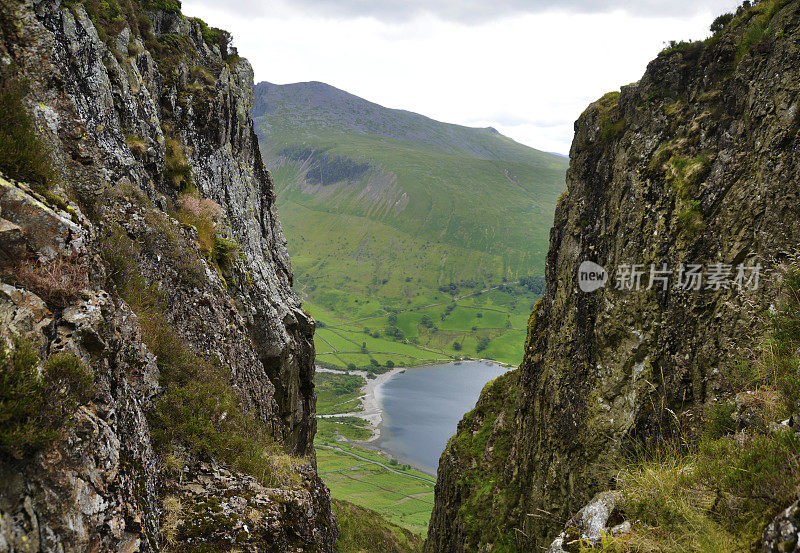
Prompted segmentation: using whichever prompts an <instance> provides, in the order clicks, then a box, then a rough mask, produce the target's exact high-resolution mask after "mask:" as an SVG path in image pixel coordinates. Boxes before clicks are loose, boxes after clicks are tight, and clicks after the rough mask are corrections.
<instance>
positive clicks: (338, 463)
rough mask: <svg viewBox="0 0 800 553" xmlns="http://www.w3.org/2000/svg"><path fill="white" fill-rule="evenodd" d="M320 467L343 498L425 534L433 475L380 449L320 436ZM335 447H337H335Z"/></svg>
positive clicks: (335, 493)
mask: <svg viewBox="0 0 800 553" xmlns="http://www.w3.org/2000/svg"><path fill="white" fill-rule="evenodd" d="M315 444H316V454H317V470H318V472H319V475H320V477H321V478H322V479H323V480H324V481H325V483H326V484H327V485H328V487H329V488H330V490H331V496H332V497H333V498H334V499H341V500H345V501H348V502H350V503H354V504H356V505H360V506H362V507H366V508H368V509H372V510H373V511H375V512H377V513H379V514H380V515H382V516H383V517H384V518H386V519H387V520H389V521H391V522H394V523H395V524H397V525H399V526H402V527H403V528H407V529H408V530H410V531H411V532H413V533H415V534H419V535H424V534H425V532H426V531H427V529H428V521H429V520H430V517H431V511H432V510H433V487H434V480H435V479H434V478H432V477H431V476H429V475H427V474H424V473H421V472H419V471H416V470H414V469H411V468H407V467H403V466H402V465H399V464H398V465H392V464H390V460H389V459H387V458H386V457H383V456H381V455H380V454H378V453H375V452H372V451H368V450H365V449H362V448H356V447H353V446H349V445H347V444H341V443H337V442H334V441H327V440H324V439H319V438H318V439H317V441H316V442H315ZM333 448H336V449H333Z"/></svg>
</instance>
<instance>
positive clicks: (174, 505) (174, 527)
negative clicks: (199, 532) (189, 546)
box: [161, 495, 183, 546]
mask: <svg viewBox="0 0 800 553" xmlns="http://www.w3.org/2000/svg"><path fill="white" fill-rule="evenodd" d="M161 504H162V505H163V507H164V521H163V523H162V524H161V533H162V535H163V536H164V540H165V541H166V542H167V544H169V545H170V546H174V545H175V544H177V542H178V526H179V525H180V523H181V516H182V515H183V504H182V503H181V500H180V498H178V497H177V496H174V495H168V496H167V497H165V498H164V500H163V501H162V502H161Z"/></svg>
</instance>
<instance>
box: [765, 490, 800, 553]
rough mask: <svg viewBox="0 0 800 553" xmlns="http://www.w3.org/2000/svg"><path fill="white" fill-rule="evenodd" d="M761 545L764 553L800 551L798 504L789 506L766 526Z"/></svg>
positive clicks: (799, 506) (799, 504) (792, 552)
mask: <svg viewBox="0 0 800 553" xmlns="http://www.w3.org/2000/svg"><path fill="white" fill-rule="evenodd" d="M763 545H764V546H763V552H764V553H795V552H797V551H800V503H798V502H795V503H793V504H792V505H790V506H789V507H788V508H787V509H786V510H785V511H783V512H782V513H781V514H779V515H778V516H777V517H775V520H773V521H772V524H770V525H769V526H767V528H766V529H765V530H764V544H763Z"/></svg>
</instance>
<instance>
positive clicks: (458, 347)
mask: <svg viewBox="0 0 800 553" xmlns="http://www.w3.org/2000/svg"><path fill="white" fill-rule="evenodd" d="M453 349H454V350H455V351H461V342H453Z"/></svg>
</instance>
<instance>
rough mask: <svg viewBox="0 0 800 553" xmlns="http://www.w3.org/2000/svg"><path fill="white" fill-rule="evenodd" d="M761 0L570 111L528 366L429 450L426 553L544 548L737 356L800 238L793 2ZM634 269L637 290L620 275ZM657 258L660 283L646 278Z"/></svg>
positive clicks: (707, 393)
mask: <svg viewBox="0 0 800 553" xmlns="http://www.w3.org/2000/svg"><path fill="white" fill-rule="evenodd" d="M765 4H770V5H771V6H772V7H773V8H777V9H773V10H771V11H770V12H769V15H770V16H771V21H770V22H769V26H770V29H771V32H770V33H767V34H765V35H763V36H761V38H760V39H758V40H752V36H753V31H752V30H750V29H751V27H752V26H753V25H754V24H755V19H753V21H750V22H747V20H745V23H744V24H742V25H740V26H738V27H735V28H727V29H726V30H725V31H723V32H722V33H720V34H718V36H716V37H714V38H712V39H710V40H708V41H706V42H705V43H696V44H682V45H677V46H676V47H674V48H671V49H668V50H667V51H665V52H663V53H662V54H660V55H659V56H658V58H657V59H655V60H654V61H652V62H651V63H650V65H649V66H648V68H647V71H646V73H645V74H644V76H643V77H642V79H641V81H639V82H638V83H635V84H633V85H630V86H625V87H623V88H622V90H621V92H620V93H612V94H608V95H606V96H605V97H603V98H602V99H601V100H599V101H598V102H596V103H594V104H592V105H591V106H589V108H588V109H587V110H586V111H585V112H584V113H583V114H582V115H581V117H580V119H579V120H578V121H577V122H576V124H575V131H576V133H575V139H574V142H573V145H572V150H571V154H570V158H571V163H570V169H569V171H568V173H567V191H566V192H565V193H564V195H563V196H562V198H561V200H560V201H559V204H558V207H557V209H556V215H555V221H554V226H553V229H552V231H551V241H550V251H549V254H548V258H547V268H546V278H547V292H546V295H545V296H544V298H543V299H542V300H541V302H540V303H539V304H537V306H536V308H535V309H534V312H533V314H532V316H531V321H530V324H529V330H528V340H527V344H526V354H525V360H524V362H523V363H522V365H521V366H520V368H519V369H518V371H517V372H516V373H515V374H511V375H508V376H507V377H505V378H504V381H503V382H502V385H501V386H498V385H494V386H491V387H487V389H486V390H484V393H483V394H482V397H481V399H480V400H479V402H478V405H477V406H476V409H475V411H473V412H472V413H470V414H468V415H467V416H466V417H465V419H464V420H463V421H462V422H461V424H460V425H459V429H458V434H457V435H456V436H455V437H454V438H453V439H452V440H451V441H450V443H449V445H448V448H447V449H446V450H445V452H444V453H443V455H442V458H441V460H440V469H439V474H438V483H437V486H436V503H435V508H434V511H433V517H432V520H431V525H430V529H429V533H428V541H427V544H426V547H427V551H431V552H433V551H436V552H445V551H446V552H461V551H497V550H502V551H514V550H516V551H535V550H538V549H540V548H543V547H548V546H549V545H550V543H551V542H552V541H553V538H554V537H555V535H556V534H557V532H558V531H559V529H560V528H561V527H563V521H565V520H567V519H569V517H570V516H571V514H572V513H574V512H576V511H577V510H578V509H579V508H580V507H581V506H582V505H585V504H586V503H587V502H588V501H589V500H590V499H591V498H592V496H593V495H594V494H595V493H597V492H599V491H601V490H604V489H608V488H609V487H611V483H612V480H613V477H614V471H615V468H614V467H615V466H616V463H617V461H618V460H619V458H620V451H621V449H622V448H624V447H625V446H626V444H627V443H628V442H629V441H631V440H634V439H635V440H637V441H644V442H647V441H649V440H651V439H654V438H657V437H658V436H659V435H660V434H662V433H671V432H676V431H692V429H693V426H694V424H695V422H696V421H697V420H698V418H699V417H698V415H699V411H700V409H701V408H702V407H703V405H704V404H705V403H706V402H708V401H711V400H713V399H714V397H715V395H716V394H717V392H718V391H719V390H720V388H721V387H722V386H724V384H725V382H724V379H723V377H722V374H723V373H724V368H725V365H726V363H728V362H729V361H730V360H731V359H734V358H739V357H742V356H746V351H747V345H748V343H749V339H750V338H751V337H752V336H756V335H758V327H759V324H760V322H759V321H760V320H761V319H760V318H759V317H758V314H760V313H763V312H764V311H765V310H766V309H767V308H768V306H769V305H770V303H771V300H772V298H774V296H775V290H776V288H777V277H776V274H775V272H773V271H771V268H772V267H774V266H775V264H776V263H780V262H781V261H782V260H784V259H785V258H786V255H787V254H790V253H792V252H794V251H796V245H797V243H798V240H799V239H800V212H798V210H797V202H798V191H799V190H800V189H798V185H797V174H798V164H800V157H798V151H800V149H799V147H800V137H798V131H799V130H800V95H798V85H797V83H798V82H799V81H798V78H799V77H800V75H798V71H799V70H798V68H800V46H798V45H800V30H799V28H798V24H799V23H800V2H797V1H793V2H777V3H765ZM764 9H765V8H763V6H762V7H759V6H756V7H755V8H753V10H761V11H763V10H764ZM761 11H758V12H755V11H754V12H753V16H755V15H757V14H758V13H761ZM748 32H749V33H750V34H749V35H748V34H747V33H748ZM748 37H750V38H748ZM584 261H592V262H595V263H597V264H599V265H601V266H602V267H605V269H606V270H607V271H608V272H609V280H608V283H607V285H606V287H604V288H601V289H599V290H597V291H595V292H591V293H585V292H581V291H580V286H579V280H578V270H579V266H580V265H581V263H582V262H584ZM682 263H683V264H685V266H686V265H688V264H703V265H704V266H705V271H704V272H705V274H706V278H707V279H706V280H704V281H703V283H702V288H703V289H702V290H693V289H692V290H686V289H683V290H681V289H678V287H677V286H676V280H677V278H678V276H679V275H678V270H679V267H680V265H681V264H682ZM714 263H722V264H725V265H730V266H732V267H730V269H731V275H730V280H729V281H728V284H730V287H719V289H717V287H716V286H714V285H713V280H708V274H709V273H710V272H711V271H712V270H713V267H711V265H712V264H714ZM633 264H637V265H641V266H642V268H643V270H644V273H645V274H644V276H643V278H642V287H641V288H642V289H641V290H638V291H636V290H630V289H623V290H617V289H615V285H616V284H617V282H618V280H617V278H618V276H619V275H620V274H624V269H625V266H626V265H627V266H630V265H633ZM663 264H666V265H667V268H668V269H671V270H673V271H674V273H673V274H672V275H671V278H672V281H670V282H669V284H668V286H667V289H666V290H662V289H661V284H660V281H658V280H656V281H655V282H654V286H652V287H651V289H647V288H648V285H649V277H650V267H651V265H653V266H654V267H655V268H659V269H660V268H662V266H663ZM740 264H742V265H744V266H745V267H753V266H755V265H756V264H761V265H762V267H763V271H762V277H761V280H760V282H759V285H758V289H757V290H753V289H751V287H749V286H742V287H739V286H736V285H734V280H735V277H736V276H737V266H738V265H740ZM722 269H723V270H725V269H727V268H725V267H723V268H722ZM749 274H751V273H748V275H749ZM684 276H685V275H684ZM707 285H711V288H710V289H706V287H707ZM498 421H500V423H498Z"/></svg>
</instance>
